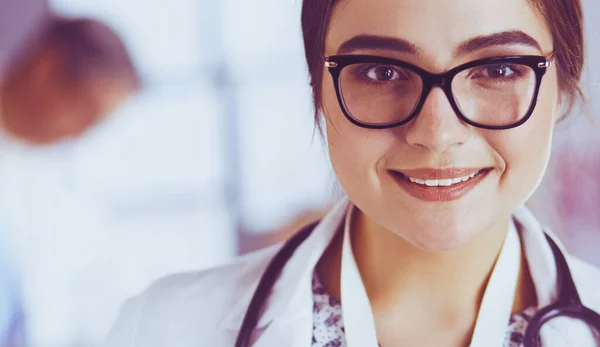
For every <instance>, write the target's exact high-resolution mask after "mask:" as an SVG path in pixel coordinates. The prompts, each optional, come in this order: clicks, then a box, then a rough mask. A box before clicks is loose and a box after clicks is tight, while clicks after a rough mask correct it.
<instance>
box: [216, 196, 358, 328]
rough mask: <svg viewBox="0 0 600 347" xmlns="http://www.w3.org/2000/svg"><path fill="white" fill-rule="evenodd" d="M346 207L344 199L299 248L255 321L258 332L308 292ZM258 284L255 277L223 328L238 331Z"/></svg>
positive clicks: (347, 204)
mask: <svg viewBox="0 0 600 347" xmlns="http://www.w3.org/2000/svg"><path fill="white" fill-rule="evenodd" d="M349 206H350V202H349V200H348V198H346V197H344V198H343V199H342V200H341V201H340V202H339V203H337V204H336V205H335V206H334V208H333V209H332V210H331V211H330V212H329V213H328V214H327V216H325V218H323V219H322V220H321V222H320V223H319V224H318V225H317V226H316V227H315V229H314V230H313V232H312V233H311V235H310V236H309V237H308V238H307V239H306V240H305V241H304V242H303V243H302V244H301V245H300V246H299V247H298V249H297V250H296V252H295V253H294V256H293V257H292V258H291V259H290V260H289V261H288V262H287V264H286V266H285V268H284V269H283V270H282V272H281V275H280V277H279V279H278V280H277V282H276V283H275V286H274V288H273V290H272V292H271V296H270V297H269V301H268V302H267V304H266V307H265V308H264V311H263V313H262V315H261V317H260V319H259V321H258V324H257V329H259V330H261V329H264V328H265V327H266V326H267V325H269V324H270V323H271V322H272V321H273V320H274V318H276V317H280V316H281V315H282V314H283V313H284V312H285V311H286V310H287V309H288V308H289V307H294V305H292V303H293V302H296V301H297V300H301V298H302V294H306V290H308V291H310V290H311V284H312V275H313V271H314V269H315V267H316V265H317V262H318V261H319V259H320V258H321V256H322V255H323V253H324V252H325V250H326V249H327V247H328V246H329V244H330V242H331V241H332V239H333V237H334V236H335V234H336V232H337V231H338V230H339V227H340V224H341V223H342V222H343V221H344V216H345V214H346V211H347V210H348V208H349ZM259 280H260V276H257V278H256V279H255V281H254V282H253V283H252V285H249V286H248V287H247V288H248V290H247V291H246V292H245V293H244V294H243V295H242V296H241V299H240V300H239V301H238V302H237V303H236V304H235V305H234V306H233V309H232V310H231V312H229V314H227V315H226V316H225V319H224V320H223V321H222V322H221V324H220V326H221V327H222V328H225V329H228V330H239V328H240V326H241V324H242V321H243V319H244V315H245V314H246V309H247V308H248V305H249V304H250V301H251V300H252V296H253V295H254V291H255V290H256V287H257V286H258V282H259ZM309 294H310V293H309ZM309 309H310V312H309V313H310V314H312V307H310V305H309ZM295 315H297V313H296V312H294V314H293V316H295Z"/></svg>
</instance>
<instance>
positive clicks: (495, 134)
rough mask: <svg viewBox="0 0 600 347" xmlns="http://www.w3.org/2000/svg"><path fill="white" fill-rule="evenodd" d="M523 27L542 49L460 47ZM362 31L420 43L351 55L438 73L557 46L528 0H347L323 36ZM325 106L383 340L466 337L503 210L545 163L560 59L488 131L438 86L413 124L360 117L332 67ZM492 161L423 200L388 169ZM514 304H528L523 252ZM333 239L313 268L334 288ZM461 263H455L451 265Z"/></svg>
mask: <svg viewBox="0 0 600 347" xmlns="http://www.w3.org/2000/svg"><path fill="white" fill-rule="evenodd" d="M509 30H520V31H522V32H524V33H526V34H528V35H529V36H531V37H533V38H534V39H535V40H536V41H537V42H538V43H539V46H540V48H541V50H538V49H536V48H533V47H529V46H526V45H510V46H496V47H490V48H485V49H482V50H477V51H474V52H470V53H468V54H462V55H457V54H456V50H457V47H458V46H459V45H460V44H461V43H462V42H465V41H468V40H470V39H472V38H474V37H478V36H482V35H489V34H494V33H498V32H503V31H509ZM361 34H369V35H378V36H385V37H393V38H401V39H404V40H407V41H409V42H411V43H412V44H414V45H415V46H416V47H417V48H418V50H419V52H418V54H410V53H403V52H396V51H390V50H385V49H361V50H358V51H354V52H351V53H352V54H370V55H379V56H385V57H391V58H396V59H400V60H404V61H406V62H409V63H412V64H414V65H417V66H419V67H421V68H423V69H426V70H428V71H430V72H434V73H441V72H444V71H447V70H449V69H451V68H453V67H455V66H457V65H460V64H462V63H465V62H469V61H472V60H476V59H481V58H488V57H494V56H506V55H514V54H516V55H544V56H547V55H548V54H549V53H551V52H552V49H553V44H552V37H551V34H550V32H549V30H548V28H547V26H546V23H545V22H544V20H543V18H542V17H541V16H540V14H539V13H538V12H536V11H535V10H534V9H533V8H532V7H531V6H530V4H529V2H528V1H527V0H486V1H479V0H377V1H372V0H346V1H343V2H342V3H341V4H339V5H338V6H337V7H336V9H335V11H334V15H333V17H332V21H331V24H330V26H329V30H328V32H327V36H326V42H325V55H326V56H329V55H334V54H337V50H338V48H339V47H340V45H342V43H344V42H345V41H347V40H349V39H351V38H352V37H355V36H357V35H361ZM322 87H323V94H322V98H323V113H324V115H325V118H326V128H327V139H328V145H329V153H330V158H331V162H332V165H333V168H334V170H335V172H336V175H337V177H338V179H339V182H340V184H341V186H342V187H343V188H344V190H345V192H346V193H347V194H348V196H349V198H350V200H351V201H352V202H353V203H354V204H355V205H356V206H357V210H356V213H355V215H354V218H353V221H352V224H351V230H352V233H353V237H352V246H353V250H354V254H355V257H356V260H357V263H358V267H359V270H360V272H361V275H362V279H363V282H364V284H365V288H366V289H367V294H368V295H369V298H370V300H371V305H372V307H373V314H374V317H375V321H376V328H377V333H378V337H379V340H380V343H381V344H382V346H403V345H419V346H442V345H443V346H466V345H468V342H469V340H470V338H471V334H472V331H473V327H474V324H475V322H476V316H477V312H478V310H479V305H480V301H481V298H482V296H483V293H484V291H485V286H486V284H487V280H488V278H489V276H490V274H491V271H492V269H493V266H494V263H495V261H496V258H497V256H498V254H499V251H500V249H501V246H502V244H503V241H504V239H505V236H506V232H507V230H508V225H509V221H510V215H511V214H512V213H513V212H514V211H515V210H516V209H517V208H518V207H519V206H520V205H522V204H523V203H524V202H526V201H527V200H528V199H529V197H530V196H531V194H532V193H533V192H534V191H535V189H536V188H537V186H538V185H539V183H540V181H541V179H542V177H543V175H544V172H545V170H546V167H547V164H548V158H549V153H550V147H551V140H552V132H553V127H554V124H555V121H556V118H557V115H558V110H559V108H560V105H559V100H560V98H559V92H558V81H557V77H556V68H555V67H550V68H549V69H548V71H547V73H546V75H545V76H544V79H543V81H542V85H541V89H540V93H539V98H538V102H537V106H536V109H535V112H534V113H533V115H532V116H531V118H530V119H529V120H528V121H527V122H526V123H525V124H524V125H522V126H520V127H518V128H515V129H511V130H501V131H498V130H485V129H479V128H475V127H472V126H470V125H468V124H466V123H464V122H462V121H461V120H459V119H458V118H457V116H456V115H455V113H454V111H453V110H452V108H451V106H450V104H449V102H448V100H447V98H446V97H445V95H444V93H443V92H442V91H441V90H440V89H439V88H436V89H434V90H433V91H432V92H431V94H430V95H429V97H428V98H427V101H426V103H425V105H424V107H423V109H422V111H421V113H420V114H419V116H418V117H417V118H416V119H415V120H413V121H411V122H410V123H408V124H406V125H404V126H401V127H398V128H393V129H385V130H372V129H365V128H361V127H357V126H355V125H353V124H352V123H350V122H349V121H348V120H347V119H346V118H345V117H344V115H343V113H342V111H341V109H340V107H339V104H338V101H337V99H336V96H335V91H334V88H333V83H332V81H331V78H330V76H329V74H328V72H327V71H324V78H323V85H322ZM452 167H459V168H491V171H490V173H489V174H488V176H487V177H486V178H485V179H484V180H483V181H482V182H481V183H480V184H479V185H478V186H477V187H476V188H475V189H473V190H472V191H470V192H469V193H468V194H467V195H466V196H463V197H462V198H461V199H459V200H455V201H449V202H427V201H423V200H419V199H416V198H414V197H412V196H411V195H409V194H407V193H406V192H404V191H403V190H402V189H401V188H400V187H399V186H398V184H397V183H396V182H395V181H394V180H393V179H392V177H391V176H390V175H389V171H388V170H392V169H393V170H397V171H402V170H407V169H416V168H435V169H441V168H452ZM521 264H522V267H521V272H520V276H519V282H518V286H517V287H518V288H517V293H516V299H515V304H514V307H513V311H514V312H518V311H521V310H523V309H525V308H526V307H529V306H531V305H535V294H534V287H533V284H532V281H531V277H530V275H529V272H528V268H527V263H526V260H525V259H524V258H523V260H522V262H521ZM339 269H340V242H339V239H338V240H336V241H335V242H333V243H332V246H331V247H330V249H329V250H328V251H327V252H326V254H325V255H324V257H323V259H322V260H321V262H320V264H319V267H318V271H319V273H320V275H321V278H322V279H323V282H324V283H325V285H326V286H327V288H328V290H329V291H330V293H332V294H333V295H334V296H337V297H338V298H339ZM457 269H460V270H457Z"/></svg>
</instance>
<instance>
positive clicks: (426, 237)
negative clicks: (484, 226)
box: [396, 217, 481, 252]
mask: <svg viewBox="0 0 600 347" xmlns="http://www.w3.org/2000/svg"><path fill="white" fill-rule="evenodd" d="M432 222H433V223H432ZM396 230H398V232H397V234H398V235H399V236H400V237H402V238H404V239H405V240H406V241H408V242H409V243H410V244H412V245H413V246H415V247H417V248H419V249H421V250H424V251H429V252H442V251H450V250H454V249H459V248H462V247H464V246H466V245H468V244H469V243H471V242H472V241H473V240H474V239H476V238H477V236H478V235H479V234H480V232H481V228H475V227H473V226H467V225H465V224H464V223H453V222H451V221H448V220H445V219H443V218H431V217H430V218H427V219H425V220H424V223H416V224H414V225H412V226H411V227H409V228H406V227H402V228H399V229H396ZM407 231H408V233H407Z"/></svg>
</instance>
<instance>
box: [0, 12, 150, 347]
mask: <svg viewBox="0 0 600 347" xmlns="http://www.w3.org/2000/svg"><path fill="white" fill-rule="evenodd" d="M3 64H4V66H3V69H2V71H3V75H2V76H0V125H1V128H2V132H3V134H2V135H3V143H2V148H0V151H1V152H2V153H0V158H2V159H3V160H4V163H3V164H6V162H8V161H9V160H13V163H14V161H15V160H14V159H15V157H17V159H16V162H17V166H18V165H20V164H23V163H27V158H29V157H28V155H30V154H31V153H33V154H34V155H35V153H36V151H41V152H38V153H46V154H47V153H50V152H51V150H52V149H53V148H55V149H59V150H60V149H61V148H64V147H61V144H67V145H72V144H73V142H75V141H78V140H79V139H81V138H83V137H84V136H85V135H86V134H87V132H88V131H89V130H91V129H92V128H94V127H95V126H96V125H99V124H100V123H101V122H102V121H103V120H105V119H106V118H107V117H110V116H111V115H112V114H113V113H115V112H117V111H118V109H119V108H120V107H122V104H125V103H127V100H129V99H130V98H131V97H132V96H133V95H135V94H136V92H137V91H138V89H139V87H140V81H139V77H138V74H137V72H136V69H135V67H134V64H133V62H132V59H131V57H130V55H129V52H128V51H127V49H126V47H125V45H124V44H123V42H122V40H121V38H120V37H119V36H118V34H117V33H116V32H115V31H114V30H113V29H111V28H110V27H108V26H107V25H106V24H104V23H102V22H100V21H98V20H95V19H91V18H66V17H60V16H54V15H52V16H47V17H45V18H44V19H43V20H41V22H40V23H39V24H38V25H36V26H35V33H34V34H31V35H29V36H28V40H26V41H23V42H22V43H21V46H20V47H18V49H17V50H16V52H14V53H13V54H12V55H10V56H8V57H5V61H4V62H3ZM45 149H50V151H49V152H44V150H45ZM7 152H11V153H12V152H14V153H16V155H13V156H12V157H11V158H8V159H7V158H5V157H7V156H6V155H5V154H6V153H7ZM14 153H13V154H14ZM9 167H14V165H12V166H11V165H3V166H2V170H5V169H7V168H9ZM22 169H24V170H26V171H25V172H23V174H25V175H27V176H28V177H30V178H31V177H33V176H34V175H35V173H32V172H28V170H30V169H29V167H28V166H27V165H24V166H23V167H22ZM48 171H49V172H44V173H43V175H44V176H45V177H47V180H45V181H42V182H44V184H45V185H48V186H49V187H48V189H47V192H48V193H47V194H49V195H54V196H49V198H50V199H51V200H55V201H56V204H57V205H59V206H60V208H52V206H46V208H45V210H47V211H49V212H48V213H46V214H52V215H60V216H62V215H63V214H65V215H66V216H65V218H64V220H65V221H66V223H73V224H78V223H84V222H85V221H86V218H87V219H91V218H95V217H96V216H97V215H98V214H99V213H100V212H99V211H97V206H96V205H94V204H91V203H89V201H86V200H85V199H84V198H83V197H81V196H78V195H76V194H74V192H64V191H61V190H56V186H55V185H52V184H53V183H54V184H56V182H53V181H52V179H53V178H54V177H55V176H53V175H54V174H55V173H54V172H51V170H48ZM3 174H4V172H3ZM3 177H4V176H3ZM17 183H19V181H17ZM13 184H14V182H13ZM50 185H52V186H50ZM4 188H6V186H5V187H4ZM39 188H40V187H39V186H38V188H32V189H39ZM57 193H63V194H57ZM2 194H3V195H7V194H6V192H5V191H3V192H2ZM31 196H37V195H33V194H32V195H31ZM31 196H26V197H16V199H19V200H18V201H15V197H14V196H13V197H12V200H9V201H8V205H11V204H18V203H19V201H21V200H27V199H28V198H31ZM5 199H7V198H5ZM36 202H37V201H35V202H32V201H24V205H25V206H26V207H25V208H26V209H29V210H28V211H25V215H24V217H23V216H21V217H15V216H12V215H9V216H5V217H7V218H13V219H15V218H21V219H18V220H17V221H16V222H14V221H13V223H12V224H11V227H10V228H12V229H10V230H9V231H6V232H4V234H5V235H7V237H8V238H12V239H17V240H18V241H17V242H15V244H16V245H18V247H16V249H15V250H14V251H13V252H11V254H12V255H14V257H13V258H14V259H7V260H6V262H5V264H3V265H9V264H10V262H12V261H13V260H19V261H21V262H22V263H23V264H21V265H23V266H21V267H19V269H20V270H21V273H18V274H17V273H15V272H14V271H13V272H8V271H7V272H6V273H4V275H6V276H8V275H9V274H12V275H14V276H13V277H16V278H17V279H23V281H22V283H19V282H15V281H9V278H8V277H6V278H4V279H6V281H2V283H1V284H0V287H1V289H0V291H2V293H0V294H6V296H4V295H3V296H2V299H3V300H4V298H5V299H6V300H7V301H6V304H7V305H8V304H9V303H11V304H12V305H13V307H14V309H12V308H10V306H6V307H4V306H2V309H6V310H8V315H9V316H10V317H9V318H7V319H6V320H3V321H1V322H0V324H2V326H0V334H1V333H5V332H6V334H8V335H10V336H15V337H18V336H22V335H24V332H25V330H24V327H27V333H28V334H29V335H30V336H28V338H27V340H28V341H29V342H31V345H57V346H58V345H61V346H68V345H75V344H77V343H82V344H89V343H87V341H86V340H85V336H82V335H84V334H85V332H81V331H74V330H75V329H77V328H78V327H79V324H78V323H79V322H80V321H83V320H84V319H85V318H86V317H77V312H81V311H85V310H86V309H87V307H82V308H79V307H72V306H73V305H71V303H74V305H78V304H79V302H78V301H77V300H80V298H83V297H85V298H86V300H89V299H87V297H86V296H85V295H82V294H81V293H76V289H74V287H75V279H74V274H75V273H76V271H80V270H79V266H82V264H80V263H81V262H82V259H77V258H75V259H73V258H74V257H73V256H71V255H72V254H78V251H77V250H73V248H74V247H75V248H76V247H81V246H82V245H87V244H89V243H91V242H92V241H93V240H97V239H98V238H99V237H98V235H97V234H98V232H102V231H99V230H96V229H99V228H96V229H91V228H87V227H85V223H84V224H82V226H83V227H82V228H81V230H80V233H79V234H78V235H67V236H65V234H64V233H63V232H62V231H63V230H56V229H57V228H61V227H60V226H59V225H56V224H53V223H52V221H54V222H55V221H56V219H51V222H50V223H48V222H46V223H43V222H42V223H40V224H43V226H42V227H41V229H42V230H40V228H33V227H32V226H31V225H32V224H31V223H32V220H33V219H35V218H39V219H41V220H42V221H43V220H44V218H47V217H46V214H42V215H41V216H34V215H33V214H35V212H31V211H30V210H32V206H33V205H35V203H36ZM9 209H10V208H9ZM10 211H12V210H10ZM3 213H10V212H5V211H3ZM0 219H2V218H0ZM46 220H47V219H46ZM59 220H60V219H59ZM33 229H35V230H33ZM67 229H68V228H67ZM28 237H29V239H28ZM31 238H33V239H31ZM55 242H57V243H61V244H62V245H63V247H62V248H61V252H63V253H64V254H61V255H58V254H56V253H55V252H56V250H55V248H56V247H55V246H54V243H55ZM7 254H8V253H7ZM65 260H68V261H69V262H71V264H65V263H64V262H65ZM6 268H8V267H6ZM12 279H15V278H12ZM18 285H20V286H18ZM76 294H78V295H76ZM65 302H66V303H67V304H69V305H65V304H64V303H65ZM57 303H60V304H58V305H57ZM0 304H2V303H0ZM61 304H62V307H57V306H60V305H61ZM0 311H1V309H0ZM23 312H24V313H25V316H23ZM0 318H4V317H0ZM3 323H6V329H5V330H2V329H3V328H5V326H4V324H3ZM69 329H73V331H69ZM65 331H66V332H65ZM67 335H68V336H67ZM3 337H4V336H1V335H0V338H3ZM7 339H8V337H7ZM11 339H12V340H14V338H12V337H11ZM69 339H70V340H69ZM78 339H79V340H78ZM73 341H76V342H73ZM11 343H12V342H11ZM21 345H22V344H21V342H19V344H18V346H21ZM10 346H17V345H16V344H13V345H10ZM2 347H4V346H2Z"/></svg>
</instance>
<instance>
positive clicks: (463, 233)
mask: <svg viewBox="0 0 600 347" xmlns="http://www.w3.org/2000/svg"><path fill="white" fill-rule="evenodd" d="M302 11H303V12H302V28H303V34H304V45H305V53H306V59H307V63H308V69H309V72H310V75H311V82H312V83H311V86H312V89H313V92H314V94H313V95H314V101H315V109H316V119H315V121H316V122H317V123H318V124H320V122H321V120H322V119H321V118H320V117H321V115H322V116H323V118H324V119H323V121H324V123H325V130H326V131H325V132H326V135H327V138H326V140H327V144H328V149H329V154H330V159H331V163H332V165H333V168H334V170H335V172H336V175H337V178H338V180H339V182H340V185H341V187H342V188H343V190H344V192H345V193H346V194H347V198H344V199H342V201H341V202H340V203H339V204H338V205H337V206H335V207H334V208H333V209H332V210H331V212H330V213H329V214H328V215H327V216H325V217H324V218H323V219H322V220H321V221H320V222H319V223H318V224H317V225H316V226H315V225H311V226H308V227H307V228H304V229H303V230H302V231H300V232H299V233H297V234H296V235H295V236H294V237H292V238H291V239H290V240H289V241H288V242H286V243H285V244H284V245H283V246H281V247H272V248H270V249H267V250H263V251H260V252H257V253H253V254H250V255H247V256H244V257H242V258H241V259H240V260H238V261H237V262H234V263H232V264H229V265H226V266H223V267H220V268H216V269H211V270H208V271H204V272H202V273H192V274H183V275H175V276H170V277H168V278H166V279H163V280H159V281H158V282H156V283H155V284H154V285H152V286H151V287H150V288H149V289H147V290H146V291H145V292H144V293H142V294H141V295H140V296H138V297H136V298H134V299H132V300H131V301H129V302H128V303H127V304H126V305H125V307H124V308H123V311H122V314H121V317H120V318H119V319H118V321H117V323H116V325H115V327H114V329H113V332H112V333H111V334H110V335H109V337H108V341H107V345H108V346H110V347H126V346H127V347H131V346H139V347H141V346H143V347H170V346H178V347H192V346H211V347H213V346H215V347H216V346H236V347H246V346H255V347H259V346H260V347H267V346H297V347H308V346H312V347H325V346H328V347H329V346H350V347H376V346H382V347H392V346H394V347H395V346H472V347H488V346H505V347H517V346H518V347H523V346H525V347H534V346H542V345H543V346H556V347H559V346H560V347H565V346H578V347H580V346H598V343H600V340H598V337H599V336H600V335H598V334H599V333H600V315H598V313H597V312H598V311H600V296H598V289H599V288H600V271H599V270H598V269H596V268H594V267H592V266H590V265H589V264H587V263H585V262H583V261H581V260H580V259H577V258H575V257H573V256H572V255H570V254H567V253H566V251H565V250H564V247H563V246H562V245H561V243H560V242H559V241H558V240H557V238H556V237H555V236H554V235H553V234H552V233H551V232H549V231H548V230H547V229H546V228H545V227H543V226H542V225H541V224H540V223H539V221H538V219H537V218H536V216H535V215H534V214H533V213H532V212H531V211H530V210H529V209H528V208H527V207H525V206H524V204H525V202H526V201H527V200H528V199H529V198H530V197H531V195H532V194H533V192H534V191H535V190H536V189H537V187H538V185H539V183H540V182H541V180H542V177H543V176H544V174H545V172H546V168H547V165H548V159H549V154H550V152H551V140H552V134H553V131H554V129H555V124H556V123H557V122H559V121H560V120H561V119H563V118H564V117H565V116H566V115H567V114H568V111H569V110H570V109H571V106H572V105H573V103H574V102H575V101H576V100H577V99H578V97H579V96H581V95H580V94H581V92H580V89H579V82H580V79H581V72H582V69H583V65H584V64H583V63H584V61H583V57H584V49H583V47H584V46H585V45H584V37H583V29H582V28H583V25H582V20H583V19H582V18H583V15H582V9H581V3H580V1H579V0H558V1H554V0H509V1H506V0H489V1H478V0H458V1H457V0H447V1H440V0H426V1H424V0H377V1H373V0H348V1H336V0H327V1H326V0H304V1H303V8H302ZM557 317H559V318H558V319H556V318H557ZM584 323H588V324H589V325H586V324H584ZM542 327H543V329H542ZM590 328H591V329H590ZM593 330H596V331H595V332H594V331H593ZM594 333H595V334H594Z"/></svg>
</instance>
